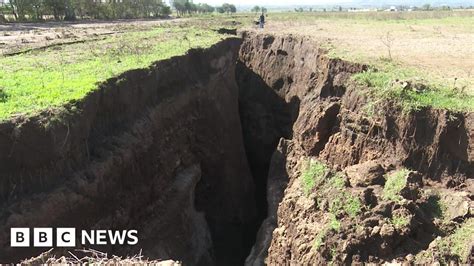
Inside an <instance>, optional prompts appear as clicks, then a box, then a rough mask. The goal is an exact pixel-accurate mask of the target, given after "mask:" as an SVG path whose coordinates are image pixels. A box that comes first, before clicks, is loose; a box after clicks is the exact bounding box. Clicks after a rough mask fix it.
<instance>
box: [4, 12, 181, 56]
mask: <svg viewBox="0 0 474 266" xmlns="http://www.w3.org/2000/svg"><path fill="white" fill-rule="evenodd" d="M186 20H188V19H156V20H115V21H80V22H43V23H14V24H13V23H12V24H0V54H10V53H17V52H19V51H24V50H29V49H37V48H41V47H45V46H51V45H57V44H63V43H71V42H79V41H86V40H90V39H92V40H93V39H97V38H101V36H106V35H111V34H117V33H121V32H127V31H139V30H143V29H149V28H151V27H155V26H157V25H162V24H164V23H181V22H184V21H186Z"/></svg>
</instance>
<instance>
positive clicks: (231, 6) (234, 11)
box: [229, 5, 237, 13]
mask: <svg viewBox="0 0 474 266" xmlns="http://www.w3.org/2000/svg"><path fill="white" fill-rule="evenodd" d="M229 9H230V13H236V12H237V8H236V7H235V6H234V5H229Z"/></svg>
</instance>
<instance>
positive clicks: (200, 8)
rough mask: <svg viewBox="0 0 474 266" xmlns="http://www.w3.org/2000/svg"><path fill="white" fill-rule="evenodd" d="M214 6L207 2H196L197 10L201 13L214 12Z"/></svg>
mask: <svg viewBox="0 0 474 266" xmlns="http://www.w3.org/2000/svg"><path fill="white" fill-rule="evenodd" d="M214 10H215V8H214V7H213V6H210V5H208V4H198V5H197V12H198V13H201V14H205V13H212V12H214Z"/></svg>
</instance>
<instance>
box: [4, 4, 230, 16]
mask: <svg viewBox="0 0 474 266" xmlns="http://www.w3.org/2000/svg"><path fill="white" fill-rule="evenodd" d="M172 5H173V7H174V8H175V9H176V12H177V14H178V16H185V15H193V14H206V13H213V12H216V11H217V12H219V13H228V14H230V13H235V12H237V9H236V7H235V6H234V5H232V4H223V5H222V6H219V7H213V6H210V5H208V4H194V3H193V2H192V1H190V0H175V1H173V4H172ZM170 14H171V7H169V6H167V5H166V4H165V3H164V2H163V0H10V1H9V2H8V3H6V4H5V5H4V6H0V21H1V20H2V19H3V20H5V16H6V15H8V16H10V17H13V18H14V19H15V21H27V20H30V21H38V20H45V19H54V20H76V19H86V18H88V19H131V18H151V17H166V16H169V15H170Z"/></svg>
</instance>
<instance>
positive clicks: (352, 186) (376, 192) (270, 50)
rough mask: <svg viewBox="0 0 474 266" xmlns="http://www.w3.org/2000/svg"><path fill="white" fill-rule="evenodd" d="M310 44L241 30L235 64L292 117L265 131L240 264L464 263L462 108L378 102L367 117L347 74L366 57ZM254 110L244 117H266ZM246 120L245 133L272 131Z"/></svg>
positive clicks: (468, 156) (467, 204) (472, 161)
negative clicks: (264, 169) (257, 219)
mask: <svg viewBox="0 0 474 266" xmlns="http://www.w3.org/2000/svg"><path fill="white" fill-rule="evenodd" d="M315 47H317V45H315V44H314V43H313V42H311V41H309V40H305V39H304V38H300V37H292V36H284V37H276V36H270V35H260V34H254V33H249V34H247V35H246V36H244V42H243V44H242V47H241V51H240V59H239V60H240V62H239V64H242V65H244V66H245V67H238V69H239V68H241V69H242V68H245V69H246V71H247V72H251V73H253V75H254V76H255V77H258V78H257V79H259V80H261V81H262V82H263V84H262V85H261V86H260V89H261V90H265V91H269V92H268V93H267V96H266V99H267V100H263V101H268V99H272V98H271V97H269V95H274V96H275V97H278V98H280V99H272V100H271V101H272V102H277V103H279V106H285V105H286V106H287V107H288V109H287V111H288V112H289V114H296V116H291V115H290V116H289V117H291V118H292V119H295V118H296V119H295V120H291V121H292V122H293V121H294V123H292V124H293V126H292V129H291V131H292V132H288V129H289V128H288V127H287V126H288V124H285V125H286V126H285V127H283V128H284V129H285V131H284V134H280V135H281V136H282V138H281V139H280V140H279V142H277V141H276V140H275V138H270V139H272V144H275V143H278V146H277V149H276V151H275V152H274V153H273V155H272V158H271V162H270V168H269V174H268V179H267V199H268V217H267V218H266V219H265V221H264V222H263V224H262V226H261V228H260V230H259V232H258V235H257V241H256V244H255V246H254V247H253V249H252V252H251V254H250V256H249V257H248V258H247V260H246V263H247V264H249V265H262V264H263V263H264V262H266V263H267V264H269V265H288V264H292V263H296V264H303V265H307V264H308V265H313V264H318V263H328V262H329V261H332V262H335V263H355V262H387V261H393V260H397V261H411V262H414V261H417V262H425V263H427V262H428V263H429V262H433V261H440V262H447V261H450V260H454V261H456V262H468V261H471V260H472V257H471V256H472V253H470V251H471V249H472V245H473V243H474V242H473V241H474V239H473V237H474V236H472V232H473V230H474V228H472V221H471V220H472V218H471V217H472V214H473V206H474V204H473V202H472V198H473V196H474V195H473V193H474V191H473V187H472V177H474V172H473V171H474V149H473V143H474V141H473V136H474V128H473V126H472V123H473V120H472V119H473V115H472V114H471V113H452V112H448V111H443V110H432V109H429V108H426V109H424V110H420V111H413V112H410V113H403V112H402V111H401V110H400V108H398V107H397V105H396V104H395V102H393V103H391V102H385V103H380V104H379V106H378V107H377V108H378V109H379V112H377V113H376V114H375V115H372V116H369V115H367V112H366V111H365V108H366V105H367V104H368V103H369V102H370V101H371V99H369V98H368V97H367V96H366V95H367V94H366V93H365V91H366V90H367V88H363V87H360V86H358V85H357V84H356V83H355V82H354V81H352V80H351V79H350V76H351V74H352V73H355V72H359V71H363V70H364V69H365V66H362V65H357V64H352V63H348V62H344V61H341V60H337V59H329V58H327V57H326V56H325V52H324V51H322V50H319V49H317V48H315ZM237 77H239V75H237ZM240 88H241V90H242V86H240ZM272 91H273V93H271V92H272ZM241 95H242V92H241ZM292 103H298V104H292ZM241 106H242V104H241ZM255 109H257V107H255ZM262 109H263V111H259V112H255V114H254V116H252V118H255V117H259V116H260V114H262V116H264V117H267V119H268V118H269V119H270V120H271V119H272V116H266V115H265V108H260V109H258V110H262ZM241 113H242V111H241ZM271 113H272V114H277V113H278V112H271ZM241 117H242V118H243V119H245V116H243V115H242V116H241ZM281 117H284V116H281ZM262 120H263V121H267V120H265V119H259V121H262ZM280 120H284V119H280ZM248 124H250V125H252V123H246V122H245V121H244V122H243V123H242V125H243V128H244V132H246V131H250V132H247V133H246V134H247V136H259V134H268V133H266V132H267V129H268V128H272V127H271V126H270V127H265V130H259V129H258V128H257V127H254V128H252V127H249V126H248ZM254 124H255V123H254ZM256 124H257V125H258V123H256ZM270 132H272V131H270ZM273 135H275V136H276V135H277V134H273ZM287 136H289V137H287ZM244 139H246V140H247V139H248V137H245V134H244ZM253 139H254V140H257V139H258V137H254V138H253ZM266 139H267V140H269V139H268V138H266ZM255 142H256V143H262V142H261V141H255ZM246 143H249V142H248V141H246ZM251 147H254V148H255V147H257V150H264V149H258V146H257V144H253V145H251ZM250 151H251V152H252V153H254V154H258V153H257V152H255V151H252V150H250ZM247 153H249V149H248V148H247ZM249 158H250V156H249ZM265 158H268V157H265ZM318 167H319V168H318ZM317 169H322V170H320V171H321V173H320V174H317V171H318V170H317ZM408 169H409V170H408ZM308 175H309V177H310V180H309V181H308V178H307V177H308ZM254 177H255V175H254ZM397 182H398V183H397ZM395 183H397V185H394V184H395ZM392 186H393V187H396V186H398V187H397V188H396V189H393V188H392ZM257 188H258V187H257ZM393 190H396V191H395V192H393ZM392 192H393V195H392V194H390V193H392ZM448 194H451V195H452V198H450V199H447V197H449V196H448ZM257 199H258V198H257ZM466 232H468V233H467V234H466ZM460 235H462V236H460ZM453 239H456V241H457V243H455V242H456V241H454V240H453ZM456 245H457V246H456ZM459 246H463V248H459ZM436 247H438V248H437V249H436ZM440 247H443V248H444V249H443V248H440ZM425 250H427V251H425ZM427 254H428V255H427Z"/></svg>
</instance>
